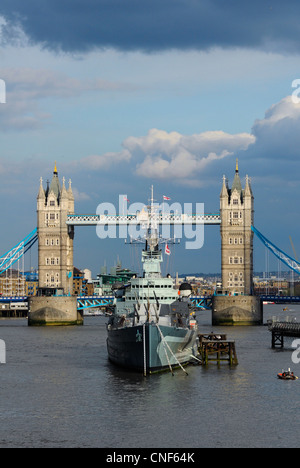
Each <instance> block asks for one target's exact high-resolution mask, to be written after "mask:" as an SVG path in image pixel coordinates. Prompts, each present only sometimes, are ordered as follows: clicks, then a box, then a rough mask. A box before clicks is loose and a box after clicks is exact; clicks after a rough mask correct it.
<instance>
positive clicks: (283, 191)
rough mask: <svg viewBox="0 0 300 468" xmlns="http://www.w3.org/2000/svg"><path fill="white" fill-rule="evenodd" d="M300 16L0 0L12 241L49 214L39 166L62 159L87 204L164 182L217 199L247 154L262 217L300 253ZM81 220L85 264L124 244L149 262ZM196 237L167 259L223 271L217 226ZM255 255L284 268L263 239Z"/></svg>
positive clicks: (270, 4) (236, 7)
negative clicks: (40, 197)
mask: <svg viewBox="0 0 300 468" xmlns="http://www.w3.org/2000/svg"><path fill="white" fill-rule="evenodd" d="M299 19H300V3H299V2H298V1H296V0H287V1H286V2H282V1H279V0H275V1H272V0H260V1H258V0H252V1H251V2H250V1H243V2H241V1H240V0H239V1H238V0H228V1H226V2H224V1H221V0H142V1H141V0H39V1H36V0H26V1H24V0H1V3H0V28H1V29H0V44H1V48H0V79H1V80H4V82H5V84H6V103H0V141H1V152H0V177H1V184H0V197H1V204H0V206H1V212H2V230H1V250H2V253H5V252H6V251H7V250H9V249H10V248H11V247H12V246H13V245H14V244H16V243H17V242H18V241H19V240H21V239H22V238H23V237H24V236H25V235H26V234H27V233H29V232H30V231H31V230H32V229H33V228H34V227H35V226H36V195H37V192H38V187H39V179H40V177H43V179H44V181H46V180H47V179H51V176H52V172H53V168H54V162H55V161H57V168H58V172H59V176H60V177H61V178H62V177H63V176H65V177H66V179H69V178H71V179H72V187H73V189H74V195H75V200H76V201H75V211H76V212H77V213H82V214H85V213H95V212H96V210H97V206H98V205H99V204H100V203H102V202H111V203H114V204H116V205H117V203H118V198H119V194H127V197H128V199H129V200H130V202H135V201H138V202H147V200H148V197H149V190H150V186H151V185H152V184H153V185H154V192H155V198H156V199H157V200H158V201H159V202H160V201H161V200H162V197H163V195H167V196H169V197H171V199H172V202H175V201H176V202H180V203H184V202H193V203H196V202H199V203H204V205H205V212H207V213H214V212H218V211H219V195H220V190H221V184H222V177H223V174H225V175H226V176H227V177H228V179H229V183H231V181H232V179H233V176H234V170H235V160H236V158H238V159H239V168H240V175H241V178H242V181H243V183H244V180H245V176H246V175H247V174H248V175H249V177H250V178H251V183H252V189H253V193H254V196H255V226H256V227H257V229H259V230H260V231H261V232H262V233H263V234H264V235H265V236H266V237H268V238H269V239H270V240H271V241H273V242H274V243H275V244H276V245H278V246H279V247H281V248H282V249H283V250H284V251H286V252H287V253H289V254H293V252H292V248H291V244H290V240H289V236H291V238H292V240H293V242H294V245H295V249H296V252H297V253H298V255H299V258H300V236H299V232H300V220H299V211H300V208H299V206H298V205H299V203H298V201H299V199H300V183H299V176H300V161H299V154H300V150H299V148H300V132H299V128H300V127H299V125H300V103H298V88H299V91H300V56H299V54H300V48H299V44H300V27H299ZM296 80H299V82H297V81H296ZM299 97H300V92H299ZM2 100H3V99H2ZM299 101H300V99H299ZM0 102H1V92H0ZM75 236H76V240H75V254H74V258H75V264H76V266H77V267H79V268H90V269H91V270H92V272H93V276H95V275H96V274H97V273H98V272H99V270H100V266H101V265H102V264H103V263H104V261H106V263H107V265H108V266H113V265H114V263H115V262H116V259H117V256H119V258H120V259H121V260H122V262H123V266H127V267H129V268H137V267H138V256H139V251H137V250H136V249H135V248H132V247H129V246H125V245H124V240H110V239H108V240H100V239H99V238H98V237H97V235H96V229H95V228H94V227H81V228H76V233H75ZM184 244H185V243H184V240H183V241H182V243H181V245H180V246H177V247H172V248H171V250H172V254H171V256H170V258H169V259H168V260H167V262H168V264H167V265H166V266H165V268H168V269H169V270H170V271H172V273H173V272H175V271H178V272H179V273H184V272H218V271H220V266H221V260H220V258H221V256H220V233H219V228H218V227H212V226H209V227H207V228H206V229H205V241H204V246H203V248H202V249H200V250H198V251H193V250H189V251H187V250H185V248H184ZM254 259H255V269H256V270H260V271H262V270H264V269H265V265H266V264H269V268H270V269H274V270H277V269H278V268H279V266H278V262H277V260H272V259H271V258H268V256H267V255H266V253H265V250H264V248H263V247H262V246H261V245H260V244H259V241H258V240H257V241H255V255H254ZM26 262H27V266H29V265H31V266H36V254H34V253H32V255H31V257H30V258H29V257H28V259H27V260H26Z"/></svg>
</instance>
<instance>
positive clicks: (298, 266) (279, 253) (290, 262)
mask: <svg viewBox="0 0 300 468" xmlns="http://www.w3.org/2000/svg"><path fill="white" fill-rule="evenodd" d="M251 229H252V231H253V232H254V234H255V235H256V236H257V237H258V238H259V240H260V241H261V242H262V243H263V244H264V245H265V246H266V247H267V248H268V249H269V250H270V251H271V252H272V253H273V254H274V255H275V257H277V258H279V260H281V261H282V262H283V263H284V264H285V265H286V266H287V267H289V268H290V269H291V270H293V271H295V272H296V273H298V275H300V262H298V261H297V260H295V259H294V258H292V257H290V256H289V255H288V254H286V253H285V252H283V250H281V249H279V248H278V247H276V245H274V244H273V243H272V242H271V241H269V240H268V239H267V238H266V237H265V236H264V235H263V234H262V233H261V232H259V231H258V229H256V228H255V227H254V226H251Z"/></svg>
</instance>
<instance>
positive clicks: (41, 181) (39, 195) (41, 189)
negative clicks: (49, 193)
mask: <svg viewBox="0 0 300 468" xmlns="http://www.w3.org/2000/svg"><path fill="white" fill-rule="evenodd" d="M37 198H38V199H44V198H45V190H44V187H43V177H41V178H40V188H39V193H38V196H37Z"/></svg>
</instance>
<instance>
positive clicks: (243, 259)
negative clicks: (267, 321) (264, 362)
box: [212, 162, 263, 325]
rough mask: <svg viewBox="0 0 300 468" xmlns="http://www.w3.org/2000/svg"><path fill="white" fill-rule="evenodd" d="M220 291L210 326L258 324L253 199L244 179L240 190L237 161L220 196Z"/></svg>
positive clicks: (260, 320)
mask: <svg viewBox="0 0 300 468" xmlns="http://www.w3.org/2000/svg"><path fill="white" fill-rule="evenodd" d="M220 215H221V257H222V258H221V261H222V266H221V269H222V291H216V295H215V296H213V301H212V324H213V325H260V324H261V323H262V320H263V315H262V305H261V302H260V298H259V297H256V296H254V295H253V232H252V229H251V226H252V225H253V222H254V197H253V194H252V190H251V186H250V181H249V178H248V176H247V177H246V183H245V188H244V189H243V187H242V184H241V179H240V176H239V168H238V162H237V163H236V170H235V176H234V179H233V183H232V186H231V188H229V186H228V184H227V182H226V178H225V176H224V177H223V186H222V190H221V195H220Z"/></svg>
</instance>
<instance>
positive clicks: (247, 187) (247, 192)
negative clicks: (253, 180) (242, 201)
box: [244, 175, 253, 197]
mask: <svg viewBox="0 0 300 468" xmlns="http://www.w3.org/2000/svg"><path fill="white" fill-rule="evenodd" d="M244 194H245V196H247V195H248V196H249V195H250V196H251V197H253V193H252V189H251V184H250V178H249V177H248V175H246V184H245V191H244Z"/></svg>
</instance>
